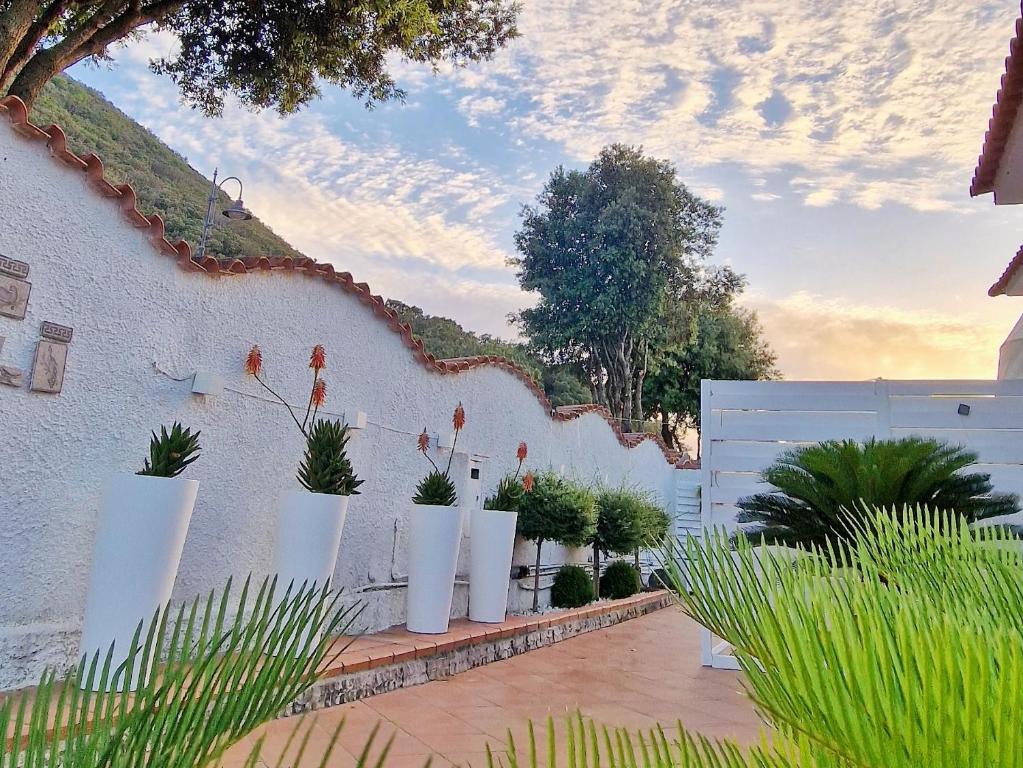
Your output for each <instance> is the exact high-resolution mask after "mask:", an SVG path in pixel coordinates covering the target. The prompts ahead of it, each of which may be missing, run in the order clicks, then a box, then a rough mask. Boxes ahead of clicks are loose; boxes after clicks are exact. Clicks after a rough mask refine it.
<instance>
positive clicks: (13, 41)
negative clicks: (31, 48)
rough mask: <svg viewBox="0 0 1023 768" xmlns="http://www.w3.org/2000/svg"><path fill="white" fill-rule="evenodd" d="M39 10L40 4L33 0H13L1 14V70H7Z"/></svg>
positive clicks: (0, 81)
mask: <svg viewBox="0 0 1023 768" xmlns="http://www.w3.org/2000/svg"><path fill="white" fill-rule="evenodd" d="M38 8H39V4H38V3H35V2H32V1H31V0H11V4H10V5H9V6H8V8H7V10H5V11H4V12H3V13H0V70H3V71H6V70H7V64H8V62H9V61H10V60H11V57H12V56H13V55H14V52H15V51H16V50H17V49H18V44H19V43H20V42H21V40H22V39H23V38H24V37H25V33H27V32H28V30H29V29H30V28H31V27H32V20H33V19H35V15H36V11H37V10H38ZM0 84H2V80H0Z"/></svg>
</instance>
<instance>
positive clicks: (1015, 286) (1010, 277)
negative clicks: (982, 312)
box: [987, 246, 1023, 296]
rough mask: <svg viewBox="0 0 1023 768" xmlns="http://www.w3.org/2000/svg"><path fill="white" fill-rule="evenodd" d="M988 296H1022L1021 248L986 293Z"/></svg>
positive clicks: (1022, 266)
mask: <svg viewBox="0 0 1023 768" xmlns="http://www.w3.org/2000/svg"><path fill="white" fill-rule="evenodd" d="M987 294H988V296H1023V246H1020V249H1019V251H1017V252H1016V255H1015V256H1014V257H1013V259H1012V261H1010V262H1009V266H1007V267H1006V268H1005V271H1004V272H1003V273H1002V276H1001V277H1000V278H998V281H997V282H996V283H995V284H994V285H992V286H991V287H990V288H989V289H988V292H987Z"/></svg>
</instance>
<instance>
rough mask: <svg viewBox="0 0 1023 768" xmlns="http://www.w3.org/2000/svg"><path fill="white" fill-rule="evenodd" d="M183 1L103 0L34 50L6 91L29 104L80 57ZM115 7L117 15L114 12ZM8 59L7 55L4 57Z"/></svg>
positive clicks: (98, 50) (99, 50) (100, 49)
mask: <svg viewBox="0 0 1023 768" xmlns="http://www.w3.org/2000/svg"><path fill="white" fill-rule="evenodd" d="M183 4H184V0H157V2H152V3H150V4H149V5H145V6H143V5H141V3H139V2H130V3H128V4H127V7H125V3H124V0H107V2H104V3H102V5H100V7H99V8H97V9H96V10H95V12H94V13H93V14H92V16H90V17H89V18H88V19H86V20H85V21H84V22H82V24H80V25H79V26H78V27H76V28H74V29H72V30H68V32H67V33H66V34H65V35H64V37H63V38H61V40H60V42H58V43H56V44H55V45H53V46H52V47H50V48H46V49H45V50H41V51H37V52H36V53H35V55H33V56H32V57H31V58H30V59H29V60H28V61H27V62H26V63H25V64H24V66H23V67H21V71H20V72H18V74H17V77H15V78H14V80H13V81H12V82H11V86H10V89H9V91H8V92H9V93H11V94H12V95H14V96H17V97H18V98H20V99H21V100H22V101H24V102H25V104H26V105H28V107H29V108H31V107H32V104H33V103H34V102H35V100H36V98H37V97H38V96H39V94H40V93H41V92H42V90H43V88H44V87H45V86H46V84H47V83H48V82H49V81H50V80H52V79H53V78H54V77H55V76H56V75H58V74H60V73H61V72H63V71H64V70H65V69H67V68H68V67H70V66H73V65H74V64H77V63H78V62H80V61H82V60H83V59H87V58H89V57H90V56H99V55H101V54H102V53H103V52H104V51H105V50H106V49H107V46H109V45H110V44H111V43H114V42H117V41H118V40H122V39H124V38H125V37H127V36H128V35H129V34H130V33H131V32H133V31H134V30H136V29H139V28H140V27H144V26H146V25H148V24H152V23H154V22H158V21H161V20H162V19H164V18H166V17H167V15H168V14H170V13H173V12H174V11H176V10H177V9H178V8H180V7H181V6H182V5H183ZM119 11H120V12H121V13H120V15H117V16H115V15H114V14H116V13H118V12H119ZM22 35H24V32H23V33H22ZM16 48H17V42H15V49H16ZM9 60H10V56H8V57H7V60H6V61H9ZM6 61H5V62H4V63H5V64H6ZM5 69H6V67H5Z"/></svg>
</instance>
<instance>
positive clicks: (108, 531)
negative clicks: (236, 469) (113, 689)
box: [80, 472, 199, 684]
mask: <svg viewBox="0 0 1023 768" xmlns="http://www.w3.org/2000/svg"><path fill="white" fill-rule="evenodd" d="M198 491H199V481H198V480H186V479H183V478H179V477H151V476H147V475H133V474H129V473H127V472H125V473H119V474H117V475H115V476H114V477H113V478H112V479H111V481H110V483H109V485H108V486H107V492H106V496H105V497H104V500H103V506H102V507H101V508H100V513H99V520H98V525H97V528H96V544H95V551H94V554H93V559H92V573H91V575H90V577H89V592H88V596H87V598H86V602H85V626H84V627H83V629H82V642H81V646H80V651H81V653H82V654H88V656H89V657H90V661H91V657H92V655H93V654H94V653H96V652H97V651H99V653H100V664H102V662H103V658H104V657H105V655H106V653H107V650H108V649H109V648H110V644H111V643H113V644H114V652H113V656H112V658H111V670H113V669H114V668H116V667H117V666H118V665H120V664H121V663H123V662H124V661H125V659H127V657H128V653H129V651H130V646H131V641H132V638H133V637H134V636H135V630H136V628H137V627H138V624H139V622H140V621H145V625H144V626H143V629H142V634H141V638H140V642H144V641H145V637H146V631H147V629H148V627H149V623H150V621H151V620H152V618H153V615H154V614H155V612H156V610H157V609H159V608H161V607H163V606H165V605H166V604H167V602H168V601H169V600H170V597H171V591H172V589H173V588H174V578H175V576H177V573H178V564H179V563H180V561H181V550H182V548H183V547H184V545H185V534H186V533H187V532H188V522H189V520H190V519H191V517H192V508H193V507H194V505H195V496H196V494H197V493H198ZM140 663H141V659H138V660H137V662H136V668H135V672H136V674H137V673H138V672H139V667H138V664H140ZM97 674H98V673H97ZM112 683H117V684H119V681H117V680H114V681H112Z"/></svg>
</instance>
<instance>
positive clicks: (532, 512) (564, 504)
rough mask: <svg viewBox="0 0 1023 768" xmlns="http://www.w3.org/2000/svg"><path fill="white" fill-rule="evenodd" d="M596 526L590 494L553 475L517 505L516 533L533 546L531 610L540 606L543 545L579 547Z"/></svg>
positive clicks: (546, 475) (546, 476) (540, 481)
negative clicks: (533, 566) (550, 542)
mask: <svg viewBox="0 0 1023 768" xmlns="http://www.w3.org/2000/svg"><path fill="white" fill-rule="evenodd" d="M596 525H597V512H596V507H595V500H594V498H593V494H592V493H590V491H589V490H588V489H586V488H583V487H581V486H579V485H576V484H575V483H573V482H571V481H569V480H565V479H564V478H562V477H559V476H558V475H556V474H554V473H553V472H545V473H544V474H542V475H540V476H539V477H538V478H536V482H535V483H534V484H533V490H531V491H530V492H529V493H526V494H524V495H523V496H522V499H521V500H520V501H519V516H518V522H517V523H516V532H517V533H518V535H519V536H521V537H522V538H524V539H527V540H529V541H535V542H536V570H535V571H534V573H533V610H534V611H535V610H537V608H538V607H539V605H540V602H539V601H540V548H541V547H542V546H543V543H544V542H545V541H556V542H558V543H559V544H564V545H566V546H569V547H581V546H582V545H583V544H585V543H586V542H587V541H589V540H590V537H591V536H593V530H594V528H595V527H596Z"/></svg>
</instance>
